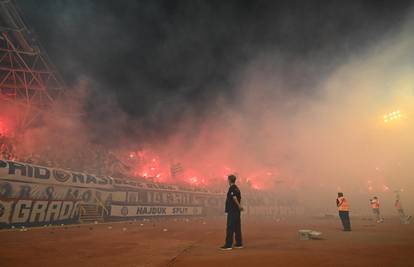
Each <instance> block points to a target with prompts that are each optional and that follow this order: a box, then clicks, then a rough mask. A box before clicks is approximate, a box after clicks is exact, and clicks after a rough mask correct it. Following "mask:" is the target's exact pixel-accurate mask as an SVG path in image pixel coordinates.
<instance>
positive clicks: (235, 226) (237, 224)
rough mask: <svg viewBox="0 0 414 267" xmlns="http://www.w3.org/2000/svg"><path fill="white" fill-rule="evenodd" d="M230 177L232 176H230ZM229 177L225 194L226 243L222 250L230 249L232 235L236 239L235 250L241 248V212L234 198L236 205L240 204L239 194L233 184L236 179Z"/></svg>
mask: <svg viewBox="0 0 414 267" xmlns="http://www.w3.org/2000/svg"><path fill="white" fill-rule="evenodd" d="M230 176H232V175H230ZM230 176H229V183H230V187H229V191H228V192H227V198H226V209H225V211H226V213H227V229H226V243H225V245H224V248H231V247H232V245H233V235H234V236H235V239H236V246H235V247H237V248H241V247H242V246H243V243H242V233H241V219H240V211H241V210H242V208H241V206H239V205H237V203H236V201H235V199H234V197H236V199H237V200H238V203H239V204H240V203H241V193H240V190H239V188H238V187H237V185H236V184H235V180H236V177H235V176H234V178H233V177H230Z"/></svg>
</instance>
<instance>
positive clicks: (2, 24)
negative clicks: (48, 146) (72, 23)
mask: <svg viewBox="0 0 414 267" xmlns="http://www.w3.org/2000/svg"><path fill="white" fill-rule="evenodd" d="M63 94H64V82H63V80H62V79H61V77H60V76H59V74H58V72H57V71H56V68H55V67H54V66H53V65H52V63H51V62H50V60H49V59H48V57H47V55H46V53H45V51H44V49H42V47H41V45H40V43H39V41H38V40H37V39H36V37H35V35H34V34H33V33H32V32H31V31H30V30H29V29H28V27H27V26H26V24H25V23H24V21H23V19H22V18H21V16H20V12H19V11H18V10H17V8H16V6H15V5H14V3H13V2H12V1H10V0H1V1H0V101H6V102H9V103H10V102H11V103H13V104H16V105H20V106H21V108H23V109H24V110H25V113H26V114H25V115H24V118H23V120H24V122H22V124H27V123H30V121H31V120H33V117H35V116H38V115H39V112H42V110H46V109H48V108H50V107H51V105H53V103H54V101H55V100H56V99H58V98H59V97H61V96H63Z"/></svg>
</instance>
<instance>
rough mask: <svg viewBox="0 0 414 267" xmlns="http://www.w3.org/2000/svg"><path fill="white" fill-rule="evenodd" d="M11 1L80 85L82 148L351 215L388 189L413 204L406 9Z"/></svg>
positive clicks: (412, 84)
mask: <svg viewBox="0 0 414 267" xmlns="http://www.w3.org/2000/svg"><path fill="white" fill-rule="evenodd" d="M19 3H21V5H22V9H23V11H25V13H27V15H28V20H30V21H32V22H33V26H34V27H35V28H36V30H37V31H38V32H39V36H40V37H41V39H42V41H44V42H45V46H46V48H47V49H48V51H49V52H50V54H51V56H52V58H53V59H54V61H55V63H56V65H58V66H59V68H61V70H62V72H63V73H64V75H65V77H67V79H68V80H69V82H70V83H71V84H72V85H74V87H77V86H76V85H77V83H78V82H79V79H81V78H80V77H85V76H86V77H88V78H87V79H88V80H89V87H90V88H91V89H90V90H91V93H90V94H87V96H86V97H85V98H83V100H82V103H83V104H82V108H81V109H82V111H86V112H88V114H89V116H87V119H86V121H82V122H81V125H82V127H83V128H81V131H79V132H82V133H85V135H84V136H87V139H88V142H89V141H90V140H93V141H94V142H98V143H104V144H105V145H107V146H109V147H112V148H113V147H115V148H121V147H128V148H129V147H133V146H141V147H142V146H149V147H151V148H152V149H154V150H155V151H157V153H159V155H160V157H161V158H162V159H164V161H166V162H168V163H171V162H174V161H178V162H180V163H182V164H183V165H184V166H187V167H189V168H192V169H195V170H197V172H198V173H202V174H203V175H204V176H206V177H207V176H209V173H213V174H211V175H210V176H214V175H217V173H218V172H219V171H218V170H219V169H220V170H221V169H223V168H228V169H229V171H236V172H238V173H239V174H240V176H241V177H243V178H244V179H248V178H251V179H252V180H253V181H254V182H255V183H257V186H258V187H261V188H263V187H267V188H272V189H275V190H278V189H283V190H284V189H289V190H291V191H295V192H299V193H300V194H301V196H302V201H306V202H307V203H308V204H309V206H312V207H327V206H329V205H330V204H327V203H330V202H332V198H334V197H335V192H336V191H339V190H340V191H344V193H345V195H347V196H349V198H350V199H351V205H353V208H354V211H356V212H365V211H367V209H368V208H369V206H368V204H367V205H364V203H367V199H368V198H369V197H370V196H372V195H379V196H380V197H381V198H382V199H384V202H385V203H392V199H393V193H392V191H393V190H397V189H404V191H405V192H407V193H405V195H404V197H405V202H406V206H408V207H410V206H409V205H408V203H414V199H413V198H412V197H409V194H410V193H409V192H411V193H412V192H413V190H414V184H413V182H412V177H410V175H411V174H412V173H413V168H412V166H413V164H412V159H411V155H412V154H413V152H414V147H413V146H414V142H413V141H412V140H411V136H413V132H414V129H413V127H412V126H411V125H410V123H409V121H410V117H411V116H412V114H414V112H413V111H414V110H413V107H414V106H413V105H412V103H413V98H414V96H413V88H414V80H413V75H412V71H413V65H412V60H411V59H412V58H413V56H414V55H413V52H412V51H414V50H413V48H414V47H413V46H414V40H413V38H412V36H411V32H410V29H412V27H413V26H414V25H413V21H412V19H411V18H412V16H410V14H411V13H409V12H410V11H409V8H408V7H409V5H408V4H404V3H400V5H399V6H393V5H390V4H387V5H386V4H375V5H373V4H371V5H369V4H367V3H368V2H360V3H357V2H353V3H345V2H343V3H331V2H329V3H322V2H320V3H318V4H310V3H308V4H303V3H302V4H300V5H299V4H298V3H291V4H281V3H270V2H261V1H258V2H256V1H255V2H246V3H243V4H241V3H239V2H238V1H237V2H231V1H230V2H226V3H222V2H214V1H213V2H207V1H188V2H184V1H177V2H175V1H166V2H163V1H148V2H133V1H125V2H121V3H117V4H114V3H113V2H92V1H86V2H85V1H81V2H78V1H57V2H56V1H52V3H48V2H42V3H40V5H39V3H37V4H36V5H37V6H38V7H37V8H34V6H33V3H31V2H29V1H19ZM79 7H82V8H79ZM45 9H46V10H48V11H49V12H47V13H50V14H51V15H50V16H49V17H48V18H47V19H48V20H51V21H53V22H54V23H50V22H48V23H45V21H43V20H46V18H44V17H43V18H41V17H40V16H39V15H36V13H38V12H40V11H42V12H43V13H44V10H45ZM28 10H30V11H31V12H28ZM36 24H37V26H36ZM40 29H42V31H41V32H40ZM395 109H400V110H401V112H402V113H403V115H404V116H403V118H402V119H401V120H400V121H398V122H396V123H389V124H384V121H383V118H382V116H383V114H385V113H388V112H391V111H393V110H395ZM83 120H85V119H83ZM78 129H79V127H78ZM69 132H70V131H69ZM79 132H78V133H79ZM75 135H76V134H75ZM39 139H41V138H40V137H39ZM216 172H217V173H216ZM370 188H371V189H370ZM370 190H371V191H370ZM321 203H323V204H321ZM357 203H359V204H357ZM385 206H386V208H387V209H388V210H390V209H391V204H385ZM410 208H412V207H410ZM323 211H328V212H329V211H331V210H329V208H327V209H326V210H323ZM317 212H322V210H321V209H319V210H317Z"/></svg>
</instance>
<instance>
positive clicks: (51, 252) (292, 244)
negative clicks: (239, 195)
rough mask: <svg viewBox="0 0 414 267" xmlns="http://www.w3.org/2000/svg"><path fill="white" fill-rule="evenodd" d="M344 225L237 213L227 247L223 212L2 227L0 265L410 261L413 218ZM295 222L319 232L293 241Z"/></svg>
mask: <svg viewBox="0 0 414 267" xmlns="http://www.w3.org/2000/svg"><path fill="white" fill-rule="evenodd" d="M352 224H353V231H352V232H342V231H341V229H340V225H339V220H338V219H337V218H331V219H317V218H313V219H310V218H307V219H299V218H296V219H284V220H280V221H279V220H270V219H267V220H265V219H260V220H259V219H255V220H253V219H245V220H244V221H243V234H244V243H245V248H244V249H238V250H236V249H233V250H232V251H220V250H219V249H218V248H219V246H220V245H222V244H223V239H224V230H225V229H224V225H225V218H224V217H223V218H216V219H208V220H205V219H200V218H198V219H195V218H193V219H190V220H186V219H179V220H178V219H175V220H174V219H168V220H154V221H137V222H126V223H125V222H124V223H105V224H98V225H80V226H63V227H47V228H32V229H29V231H19V230H2V231H0V266H2V267H3V266H4V267H6V266H7V267H8V266H59V267H66V266H68V267H69V266H70V267H73V266H177V267H179V266H197V267H203V266H214V267H220V266H238V267H242V266H253V267H259V266H295V267H296V266H314V267H316V266H336V267H338V266H364V267H367V266H392V267H395V266H404V267H406V266H414V224H411V225H400V224H399V223H398V220H397V219H396V218H390V219H388V220H386V222H385V223H384V224H381V225H376V224H374V223H373V222H371V221H367V220H362V219H358V220H357V219H354V220H353V222H352ZM111 227H112V228H111ZM109 228H111V229H109ZM164 229H166V230H164ZM299 229H314V230H317V231H320V232H322V233H323V235H322V237H323V239H322V240H308V241H300V240H299V238H298V230H299Z"/></svg>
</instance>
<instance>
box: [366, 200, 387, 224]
mask: <svg viewBox="0 0 414 267" xmlns="http://www.w3.org/2000/svg"><path fill="white" fill-rule="evenodd" d="M369 202H370V203H371V208H372V212H373V213H374V214H375V217H376V219H377V223H383V222H384V218H382V217H381V214H380V202H379V199H378V197H373V199H370V200H369Z"/></svg>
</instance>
